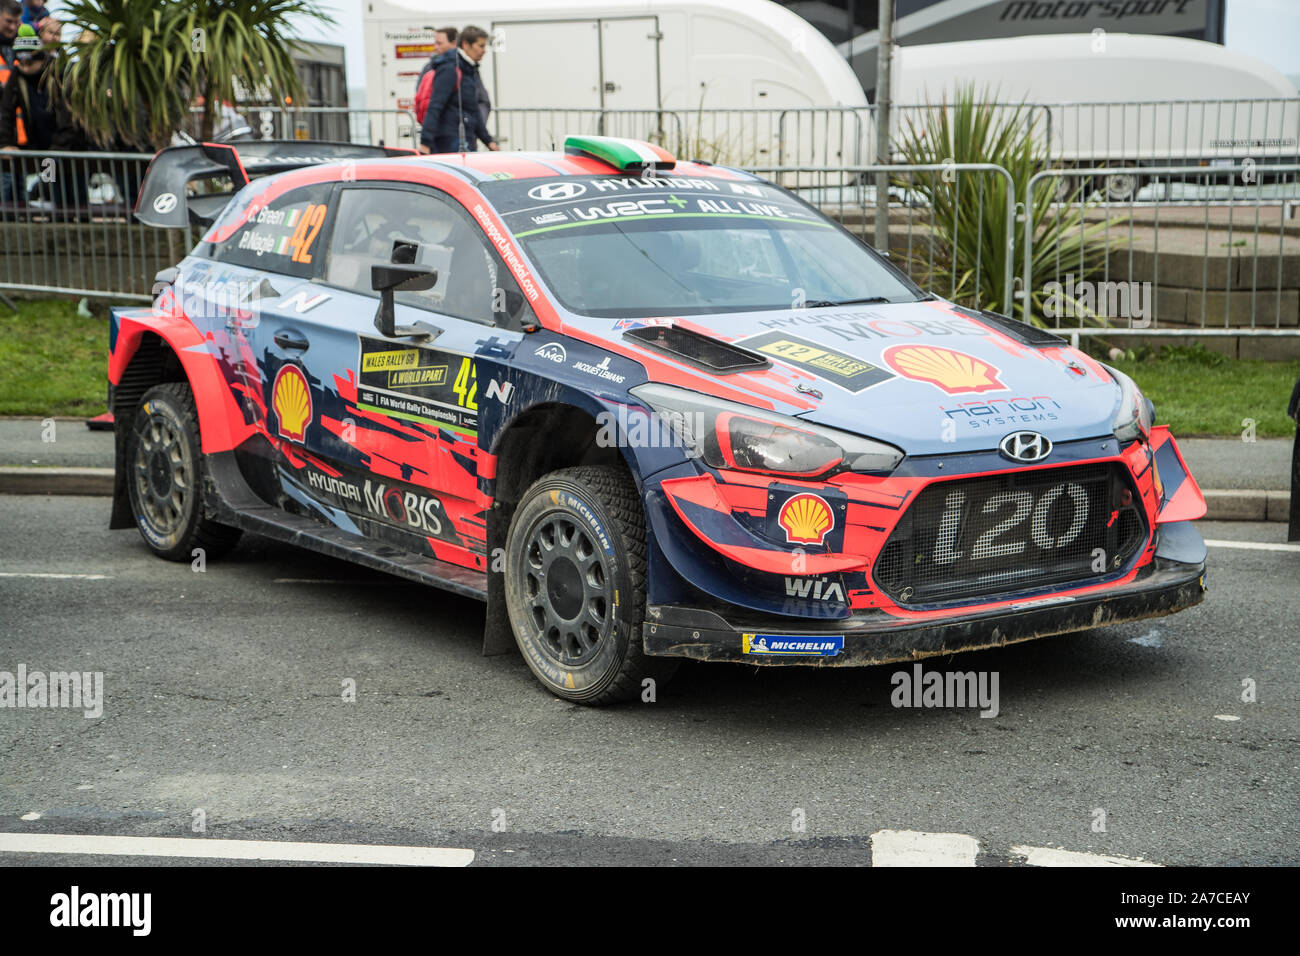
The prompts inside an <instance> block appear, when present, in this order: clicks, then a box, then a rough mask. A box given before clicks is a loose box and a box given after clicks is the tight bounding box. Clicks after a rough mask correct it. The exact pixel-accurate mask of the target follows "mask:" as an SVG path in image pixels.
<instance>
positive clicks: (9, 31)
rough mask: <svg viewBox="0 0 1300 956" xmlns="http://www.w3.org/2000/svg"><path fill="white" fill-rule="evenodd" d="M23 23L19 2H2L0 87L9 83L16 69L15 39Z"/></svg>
mask: <svg viewBox="0 0 1300 956" xmlns="http://www.w3.org/2000/svg"><path fill="white" fill-rule="evenodd" d="M22 22H23V8H22V5H21V4H20V3H19V2H18V0H0V85H4V84H5V83H7V82H8V81H9V73H10V71H11V70H12V69H13V67H14V37H16V36H17V35H18V28H19V27H20V26H22Z"/></svg>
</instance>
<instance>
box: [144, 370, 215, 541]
mask: <svg viewBox="0 0 1300 956" xmlns="http://www.w3.org/2000/svg"><path fill="white" fill-rule="evenodd" d="M126 489H127V496H128V497H129V499H130V502H131V513H132V515H134V516H135V524H136V527H137V528H139V529H140V536H141V537H142V538H144V541H145V544H147V545H148V546H149V549H150V550H151V551H153V553H154V554H156V555H158V557H160V558H165V559H167V560H168V561H190V560H193V559H194V557H195V555H194V549H195V548H202V549H203V553H204V557H205V558H215V557H218V556H220V555H222V554H224V553H225V552H227V551H229V550H230V549H231V548H233V547H234V546H235V544H236V543H237V542H238V541H239V536H240V531H239V529H237V528H231V527H228V526H226V525H223V524H218V523H217V522H215V521H209V520H208V519H207V518H206V517H205V516H204V514H203V452H202V445H201V442H200V438H199V418H198V412H197V411H196V410H195V407H194V395H193V394H192V393H191V392H190V387H189V385H188V384H186V383H185V382H167V383H165V384H162V385H155V386H154V387H153V388H151V389H149V391H148V392H146V393H145V395H144V398H143V399H142V400H141V402H140V407H139V408H138V409H136V412H135V416H134V418H133V419H132V421H131V431H130V433H129V434H128V435H127V439H126Z"/></svg>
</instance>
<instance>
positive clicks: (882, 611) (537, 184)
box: [109, 137, 1206, 703]
mask: <svg viewBox="0 0 1300 956" xmlns="http://www.w3.org/2000/svg"><path fill="white" fill-rule="evenodd" d="M225 183H229V188H225V187H224V185H223V184H225ZM223 188H224V191H220V190H221V189H223ZM214 190H217V191H214ZM137 216H138V218H140V219H141V220H142V221H144V222H146V223H149V224H151V225H156V226H159V227H184V226H187V225H190V224H194V223H198V224H200V225H201V226H202V227H203V228H204V229H205V232H204V233H203V238H202V240H201V241H200V242H199V243H198V245H197V246H195V248H194V249H193V251H192V252H191V253H190V254H189V255H188V256H186V257H185V258H184V259H183V260H182V261H181V262H180V263H179V264H178V265H177V266H176V267H175V268H173V269H168V270H166V271H165V272H164V273H162V274H160V276H159V285H158V287H157V295H156V298H155V300H154V301H153V304H152V305H151V306H150V307H148V308H117V309H114V310H113V312H112V333H111V355H110V358H109V380H110V407H111V409H112V411H113V412H114V414H115V416H116V422H117V427H116V449H117V469H116V488H115V495H114V501H113V514H112V526H113V527H114V528H124V527H130V526H135V527H137V528H138V529H139V531H140V533H141V534H142V535H143V537H144V540H145V542H146V543H147V544H148V546H149V547H150V548H151V549H152V550H153V551H154V552H155V553H157V554H158V555H159V556H161V557H164V558H170V559H173V560H186V561H188V560H191V557H192V552H193V549H195V548H204V549H206V551H207V553H208V555H209V556H212V555H214V554H215V553H217V552H220V551H222V550H224V549H226V548H228V547H230V546H232V545H233V544H234V542H235V540H236V539H237V537H238V536H239V534H240V533H241V532H242V531H251V532H255V533H258V534H261V535H265V536H269V537H272V538H276V539H279V540H282V541H287V542H292V543H294V544H297V545H301V546H302V547H305V548H310V549H313V550H316V551H320V552H324V553H326V554H330V555H334V556H337V557H342V558H346V559H348V560H352V561H355V562H357V563H359V564H363V565H366V566H369V567H372V568H379V569H383V570H386V571H389V572H392V573H393V574H396V575H399V576H402V577H404V578H408V579H411V580H415V581H420V582H425V583H428V584H432V585H435V586H437V587H440V588H444V589H447V590H450V591H453V592H457V593H459V594H462V595H470V596H473V597H476V598H480V599H483V600H485V601H486V602H487V618H486V628H485V637H484V651H485V653H501V652H504V651H506V650H508V649H509V648H510V647H511V646H512V645H517V646H518V648H519V650H520V651H521V653H522V655H523V658H524V660H525V661H526V662H527V664H528V666H529V668H531V670H532V671H533V673H534V674H535V675H536V676H537V679H538V680H539V681H540V682H541V683H542V684H543V685H544V686H545V687H546V688H547V689H549V690H550V691H552V692H553V693H555V694H556V695H558V696H560V697H563V698H567V699H570V700H574V701H581V702H584V703H605V702H609V701H614V700H618V699H624V698H628V697H631V696H633V695H635V694H637V693H639V692H640V691H641V690H642V688H643V686H644V681H646V680H647V679H655V680H660V681H662V680H664V679H666V678H667V677H668V676H669V675H670V674H671V672H672V671H673V669H674V668H675V665H676V664H677V663H678V662H679V660H680V659H682V658H691V659H695V660H706V661H739V662H746V663H751V664H767V665H777V664H787V665H788V664H806V665H820V666H832V665H848V664H874V663H882V662H890V661H902V660H913V659H917V658H922V657H926V656H929V655H935V654H946V653H951V652H954V651H959V650H964V649H973V648H983V647H992V646H999V645H1004V644H1008V643H1012V642H1017V641H1024V640H1028V639H1031V638H1036V637H1043V636H1047V635H1053V634H1062V633H1065V632H1069V631H1075V630H1080V629H1084V628H1089V627H1094V626H1096V625H1101V624H1107V623H1112V622H1117V621H1125V620H1133V619H1138V618H1144V617H1151V616H1155V615H1161V614H1168V613H1171V612H1174V611H1178V610H1181V609H1183V608H1186V607H1190V606H1192V605H1194V604H1197V603H1198V602H1200V601H1201V600H1202V597H1203V594H1204V589H1205V583H1204V582H1205V556H1206V552H1205V546H1204V544H1203V542H1202V541H1201V539H1200V537H1199V535H1198V534H1197V532H1196V531H1195V530H1194V529H1193V527H1192V525H1191V524H1190V522H1191V521H1192V520H1194V519H1196V518H1199V517H1201V516H1202V515H1203V514H1204V511H1205V503H1204V499H1203V498H1202V496H1201V492H1200V490H1199V488H1198V487H1197V485H1196V482H1195V481H1194V480H1193V478H1192V476H1191V475H1190V474H1189V473H1188V469H1187V467H1186V466H1185V465H1184V463H1183V460H1182V457H1181V455H1180V454H1179V451H1178V447H1177V445H1176V444H1175V443H1174V440H1173V438H1172V437H1171V436H1170V434H1169V430H1168V429H1167V428H1164V427H1160V426H1156V425H1154V424H1153V414H1154V413H1153V409H1152V408H1151V406H1150V404H1149V403H1148V402H1147V400H1146V399H1145V398H1144V397H1143V396H1142V394H1141V392H1140V391H1139V390H1138V388H1137V386H1136V385H1135V384H1134V383H1133V382H1132V381H1131V380H1130V379H1129V378H1128V377H1127V376H1125V375H1123V374H1122V373H1120V372H1118V371H1116V370H1114V369H1111V368H1108V367H1106V366H1104V365H1101V364H1099V363H1097V362H1096V361H1094V360H1093V359H1091V358H1090V357H1089V356H1087V355H1086V354H1084V353H1083V352H1081V351H1079V350H1077V349H1074V348H1071V347H1070V346H1069V345H1068V343H1067V342H1065V341H1064V340H1062V339H1060V338H1058V337H1056V336H1054V335H1051V334H1048V333H1046V332H1044V331H1042V330H1040V329H1037V328H1035V327H1032V326H1029V325H1026V324H1024V323H1022V322H1019V321H1016V320H1013V319H1010V318H1006V317H1004V316H1000V315H996V314H992V313H987V312H975V311H971V310H968V309H965V308H961V307H959V306H956V305H953V304H952V303H950V302H946V301H943V300H942V299H939V298H936V297H935V296H933V295H928V294H926V293H924V292H922V291H921V290H920V289H918V288H917V287H916V286H915V285H914V284H913V283H912V282H911V281H910V280H909V279H908V278H907V277H906V276H904V275H903V274H902V273H901V272H899V271H898V270H897V269H896V268H895V267H893V266H892V265H891V264H890V263H889V262H888V261H887V260H886V259H884V258H882V257H880V256H878V255H877V254H876V253H875V252H873V251H872V250H871V249H870V248H868V247H867V246H866V245H864V244H863V243H862V242H861V241H859V240H858V239H857V238H855V237H854V236H853V235H852V234H851V233H849V232H847V231H846V230H845V229H844V228H842V227H841V226H840V225H839V224H838V223H836V222H834V221H832V220H830V219H828V218H827V217H826V216H824V215H822V214H821V213H820V212H819V211H818V210H817V209H815V208H813V207H812V206H810V205H809V204H807V203H805V202H804V201H802V200H801V199H800V198H798V197H796V196H795V195H793V194H792V193H790V192H788V191H786V190H785V189H782V188H780V187H779V186H776V185H774V184H772V183H770V182H766V181H764V180H762V179H760V178H757V177H755V176H753V175H750V174H748V173H745V172H743V171H741V170H738V169H731V168H725V167H722V166H716V165H711V164H708V163H703V162H678V161H675V160H674V158H673V157H672V156H670V155H669V154H668V153H666V152H665V151H664V150H663V149H661V148H659V147H657V146H653V145H650V144H647V143H640V142H635V141H628V140H620V139H613V138H602V137H570V138H569V139H568V140H567V141H566V143H565V149H564V151H563V152H555V153H515V154H511V153H483V154H473V153H471V154H462V155H438V156H420V157H417V156H414V155H410V154H409V153H406V152H404V151H401V150H385V149H382V148H369V147H357V146H344V145H333V144H320V143H294V144H286V143H255V144H248V145H246V146H240V147H238V151H236V148H233V147H230V146H217V145H210V144H209V145H199V146H187V147H178V148H174V149H167V150H164V151H162V152H161V153H159V154H158V155H157V157H156V158H155V159H154V160H153V162H152V164H151V165H150V168H149V171H148V173H147V175H146V178H145V181H144V183H143V186H142V190H141V196H140V199H139V203H138V206H137ZM429 612H430V614H431V615H437V614H438V613H439V611H438V600H437V598H436V597H434V596H432V595H431V596H430V599H429Z"/></svg>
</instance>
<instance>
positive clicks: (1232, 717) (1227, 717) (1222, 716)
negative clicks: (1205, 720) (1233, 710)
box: [1214, 714, 1241, 720]
mask: <svg viewBox="0 0 1300 956" xmlns="http://www.w3.org/2000/svg"><path fill="white" fill-rule="evenodd" d="M1214 719H1215V720H1241V718H1240V717H1238V716H1237V715H1236V714H1215V715H1214Z"/></svg>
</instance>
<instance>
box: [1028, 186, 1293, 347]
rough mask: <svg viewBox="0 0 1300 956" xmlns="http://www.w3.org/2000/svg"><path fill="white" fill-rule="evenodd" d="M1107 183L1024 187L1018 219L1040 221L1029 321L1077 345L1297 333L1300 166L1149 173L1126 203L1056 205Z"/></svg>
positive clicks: (1031, 248) (1033, 249) (1031, 246)
mask: <svg viewBox="0 0 1300 956" xmlns="http://www.w3.org/2000/svg"><path fill="white" fill-rule="evenodd" d="M1109 172H1111V170H1110V169H1109V168H1107V167H1087V168H1082V169H1048V170H1043V171H1041V172H1039V173H1037V174H1035V175H1034V176H1033V177H1032V178H1031V179H1030V180H1029V182H1028V183H1026V184H1025V187H1024V193H1023V207H1022V208H1025V209H1031V210H1032V209H1035V208H1037V210H1038V211H1039V213H1040V217H1039V220H1038V221H1039V228H1038V229H1037V230H1030V231H1029V233H1028V235H1027V236H1026V237H1025V240H1024V243H1023V248H1024V255H1023V267H1022V272H1021V277H1020V288H1019V289H1018V290H1017V292H1016V296H1017V298H1018V299H1019V300H1020V305H1021V313H1022V315H1025V316H1026V317H1030V318H1032V319H1034V320H1037V321H1039V322H1042V323H1044V324H1047V325H1050V326H1052V327H1054V328H1058V329H1062V330H1066V331H1069V332H1071V333H1077V334H1081V335H1088V334H1102V333H1104V334H1106V335H1115V334H1120V335H1126V334H1141V335H1152V334H1156V335H1173V334H1181V333H1186V332H1187V331H1189V330H1195V331H1197V332H1198V333H1199V332H1213V331H1214V330H1216V329H1217V330H1219V333H1220V334H1228V333H1229V332H1230V333H1231V334H1238V333H1240V332H1243V331H1249V332H1252V333H1258V334H1269V333H1271V334H1289V335H1294V334H1297V333H1300V218H1297V212H1298V211H1300V164H1297V163H1286V164H1264V163H1254V162H1250V161H1247V162H1244V163H1238V164H1234V165H1228V166H1211V167H1205V166H1175V165H1170V166H1151V167H1144V168H1143V169H1142V170H1141V175H1142V177H1143V182H1142V184H1141V185H1140V186H1139V188H1138V189H1137V191H1136V192H1135V194H1134V196H1133V198H1132V199H1131V200H1129V202H1128V203H1117V202H1114V201H1111V202H1108V203H1105V204H1104V205H1099V206H1094V207H1093V208H1092V209H1087V210H1083V211H1082V212H1081V211H1080V206H1079V204H1078V203H1077V202H1075V203H1070V202H1060V201H1056V197H1059V196H1061V195H1062V194H1069V193H1073V194H1074V195H1075V196H1076V197H1078V196H1079V195H1081V194H1082V192H1083V191H1084V189H1085V188H1086V187H1084V186H1081V185H1077V184H1078V183H1079V181H1080V180H1081V179H1086V178H1087V177H1095V176H1104V175H1106V174H1108V173H1109ZM1062 180H1067V181H1072V182H1074V183H1076V185H1074V186H1070V187H1062V185H1061V182H1062ZM1063 222H1064V223H1065V226H1066V228H1065V229H1064V230H1061V229H1060V227H1061V224H1062V223H1063ZM1047 226H1052V227H1055V228H1056V230H1057V231H1058V233H1063V234H1062V235H1059V236H1058V237H1057V239H1056V240H1055V241H1054V240H1053V238H1052V236H1051V235H1050V234H1049V233H1048V232H1047V231H1046V230H1045V228H1044V227H1047ZM1045 243H1047V245H1046V247H1045Z"/></svg>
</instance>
